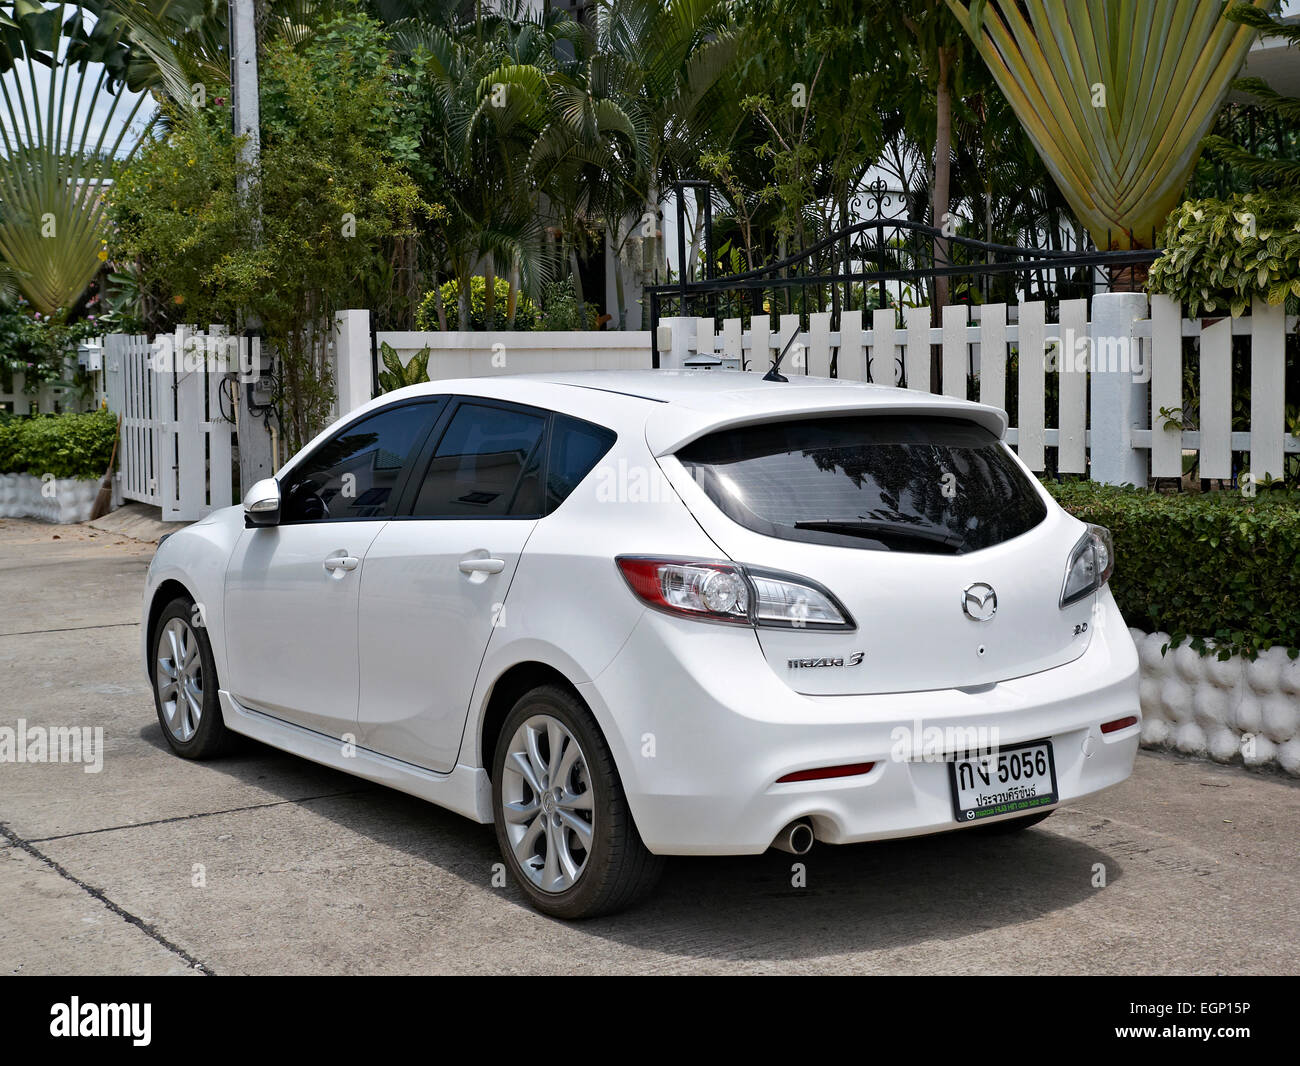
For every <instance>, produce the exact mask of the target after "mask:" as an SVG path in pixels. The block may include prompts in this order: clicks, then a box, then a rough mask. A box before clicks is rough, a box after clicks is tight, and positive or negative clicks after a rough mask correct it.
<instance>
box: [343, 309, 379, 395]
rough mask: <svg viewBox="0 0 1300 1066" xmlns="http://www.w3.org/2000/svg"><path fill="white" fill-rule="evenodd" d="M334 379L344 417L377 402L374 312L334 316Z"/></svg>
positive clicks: (351, 311) (354, 311) (356, 312)
mask: <svg viewBox="0 0 1300 1066" xmlns="http://www.w3.org/2000/svg"><path fill="white" fill-rule="evenodd" d="M334 364H335V368H334V378H335V385H336V388H337V391H338V406H337V413H338V415H339V416H340V417H342V416H343V415H345V414H347V413H348V412H350V411H355V410H356V409H357V408H358V407H360V406H361V405H362V404H363V403H369V402H370V400H371V399H372V398H373V396H374V393H373V385H372V382H373V375H372V367H371V350H370V312H369V311H366V310H349V311H338V312H336V313H335V315H334Z"/></svg>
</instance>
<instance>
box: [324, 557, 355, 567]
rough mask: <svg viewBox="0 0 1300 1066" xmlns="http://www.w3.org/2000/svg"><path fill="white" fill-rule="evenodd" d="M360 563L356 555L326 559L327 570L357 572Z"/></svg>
mask: <svg viewBox="0 0 1300 1066" xmlns="http://www.w3.org/2000/svg"><path fill="white" fill-rule="evenodd" d="M360 562H361V560H360V559H358V558H357V557H356V556H355V555H331V556H328V557H327V558H326V559H325V569H326V570H355V569H356V568H357V566H358V565H359V564H360Z"/></svg>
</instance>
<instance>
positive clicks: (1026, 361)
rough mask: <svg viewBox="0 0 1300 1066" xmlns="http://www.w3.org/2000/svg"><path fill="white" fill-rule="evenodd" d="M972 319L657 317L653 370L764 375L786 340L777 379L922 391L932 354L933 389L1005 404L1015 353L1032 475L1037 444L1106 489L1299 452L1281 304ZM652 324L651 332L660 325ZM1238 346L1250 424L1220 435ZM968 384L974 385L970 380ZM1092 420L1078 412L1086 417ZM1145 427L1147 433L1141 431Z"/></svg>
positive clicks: (1068, 304)
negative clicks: (836, 324)
mask: <svg viewBox="0 0 1300 1066" xmlns="http://www.w3.org/2000/svg"><path fill="white" fill-rule="evenodd" d="M975 311H976V313H977V315H978V320H977V321H974V322H972V321H971V314H970V312H971V309H970V308H969V307H967V306H966V305H956V306H950V307H945V308H944V309H943V314H942V324H941V325H940V326H937V327H935V326H931V324H930V309H929V308H928V307H909V308H905V309H904V312H903V323H902V325H901V326H900V325H899V324H898V321H897V319H896V312H895V310H894V309H892V308H886V309H881V310H876V311H873V312H872V315H871V321H870V324H868V323H867V322H866V321H865V320H864V317H863V312H861V311H844V312H843V313H842V314H841V316H840V328H839V330H835V331H833V330H831V328H830V325H831V315H830V313H829V312H824V313H815V314H810V315H809V316H808V319H809V328H808V329H807V330H801V329H800V325H801V323H800V318H799V316H798V315H781V316H780V320H779V323H778V325H777V327H776V328H775V329H773V326H772V321H771V318H770V316H767V315H755V316H754V317H753V318H752V319H751V323H750V326H751V328H750V329H749V330H745V329H743V324H742V322H741V320H740V319H727V320H725V321H724V322H723V323H722V328H721V329H720V330H718V329H716V328H715V325H714V321H713V319H710V318H699V319H695V318H668V319H664V320H663V322H664V325H665V326H666V327H667V329H668V334H667V335H666V336H662V337H661V339H660V350H661V351H663V352H664V353H666V354H665V358H664V365H665V366H670V365H671V366H681V365H682V364H683V363H685V362H686V361H688V360H690V359H692V358H693V357H700V356H703V357H716V358H720V359H723V360H726V361H728V362H733V361H734V362H735V363H736V364H737V365H741V366H743V367H744V368H745V369H746V370H749V371H751V372H753V373H757V374H763V373H766V372H767V370H768V369H769V367H770V366H771V364H772V360H773V359H774V358H775V357H776V356H777V354H778V353H779V352H780V351H781V350H782V349H783V348H785V346H786V344H787V343H788V342H789V341H790V339H791V337H792V336H793V335H794V334H796V333H798V337H797V338H796V340H795V343H794V344H793V345H791V348H790V351H789V352H788V354H787V355H786V356H785V359H784V360H783V362H782V366H781V369H782V372H783V373H785V374H786V375H787V376H790V375H792V374H808V375H812V376H818V377H829V376H831V371H832V368H834V369H835V371H836V376H837V377H840V378H844V379H849V380H853V381H875V382H878V383H881V384H889V385H908V386H915V387H917V388H920V389H922V390H923V391H927V392H928V391H929V389H930V369H931V360H932V358H933V349H934V348H935V347H938V348H939V350H940V356H939V358H940V369H941V372H942V382H943V392H944V393H945V394H946V395H951V396H956V397H959V398H961V399H972V400H978V401H979V402H981V403H987V404H992V405H993V406H995V407H1001V408H1006V407H1007V368H1008V363H1009V360H1010V359H1011V358H1012V355H1013V353H1014V357H1015V358H1016V359H1017V366H1018V373H1017V395H1016V408H1017V412H1018V417H1017V420H1016V421H1017V423H1018V424H1017V425H1015V426H1013V427H1012V428H1011V429H1010V430H1009V431H1008V434H1007V438H1008V441H1009V442H1010V443H1011V444H1013V445H1015V447H1016V450H1017V452H1018V453H1019V455H1020V457H1021V458H1022V459H1023V460H1024V462H1025V464H1026V465H1027V466H1029V467H1030V469H1032V470H1036V471H1041V470H1044V469H1045V468H1046V459H1045V454H1044V453H1045V449H1047V448H1055V449H1056V450H1057V455H1056V459H1057V462H1056V468H1057V470H1058V471H1059V472H1061V473H1079V474H1082V473H1088V474H1090V476H1091V477H1092V479H1093V480H1096V481H1106V482H1110V483H1112V484H1124V483H1131V484H1136V485H1145V484H1146V470H1147V463H1146V454H1145V453H1146V452H1147V451H1150V452H1151V471H1152V474H1153V475H1154V476H1156V477H1178V476H1181V475H1182V472H1183V451H1184V450H1185V449H1186V450H1191V451H1197V452H1199V453H1200V475H1201V476H1202V477H1206V478H1225V479H1226V478H1230V477H1232V475H1233V471H1232V452H1233V451H1249V452H1250V467H1251V472H1252V473H1253V474H1254V476H1255V477H1256V478H1263V477H1264V476H1265V475H1272V476H1273V477H1281V476H1282V475H1283V473H1284V469H1283V463H1284V457H1285V456H1286V455H1288V454H1293V453H1298V452H1300V440H1298V439H1297V438H1296V437H1294V436H1292V435H1290V434H1288V433H1287V427H1286V420H1285V409H1284V392H1283V379H1284V370H1285V365H1284V359H1285V352H1284V340H1285V336H1284V334H1285V331H1286V330H1288V329H1294V328H1295V327H1296V319H1295V318H1294V317H1292V318H1291V319H1289V320H1288V319H1287V317H1286V316H1285V314H1283V311H1282V309H1281V308H1280V307H1270V306H1269V305H1268V304H1266V303H1264V302H1263V301H1260V300H1256V301H1255V303H1254V305H1253V306H1252V308H1251V314H1250V315H1249V316H1248V317H1242V318H1237V319H1229V318H1223V319H1217V320H1211V319H1204V320H1195V319H1193V320H1187V319H1184V318H1183V317H1182V312H1181V309H1180V307H1179V306H1178V304H1177V303H1176V302H1175V301H1173V300H1171V299H1170V298H1169V297H1165V296H1152V297H1151V298H1150V304H1149V308H1148V299H1147V297H1146V296H1145V295H1143V294H1141V293H1104V294H1099V295H1098V296H1095V297H1094V298H1093V305H1092V311H1093V314H1092V318H1091V320H1090V319H1089V315H1088V302H1087V301H1086V300H1062V301H1061V302H1060V311H1059V314H1058V321H1057V322H1055V323H1052V322H1048V321H1047V319H1046V305H1045V304H1044V303H1042V302H1027V303H1022V304H1020V305H1018V306H1016V307H1012V308H1008V306H1007V305H1006V304H984V305H981V306H979V307H977V308H975ZM661 328H663V327H661ZM1237 335H1248V336H1249V337H1250V339H1251V357H1250V366H1251V393H1250V395H1251V406H1250V430H1249V431H1244V432H1243V431H1237V432H1233V431H1232V429H1231V425H1232V381H1231V370H1232V353H1231V338H1232V337H1233V336H1237ZM1184 337H1198V338H1200V360H1199V362H1200V370H1199V373H1200V382H1199V385H1200V408H1199V414H1198V418H1199V423H1198V428H1197V429H1194V430H1193V429H1186V428H1183V429H1181V431H1180V427H1179V426H1178V425H1177V415H1176V414H1174V415H1173V418H1170V417H1168V416H1166V415H1162V414H1161V411H1162V409H1164V410H1166V411H1169V412H1170V413H1171V414H1173V412H1174V409H1179V408H1181V407H1182V405H1183V399H1182V394H1183V347H1182V341H1183V338H1184ZM1053 372H1054V373H1056V374H1058V375H1059V389H1058V409H1057V411H1056V412H1055V414H1056V418H1055V421H1056V427H1055V428H1050V429H1049V428H1048V427H1047V422H1048V418H1047V409H1046V399H1047V393H1046V388H1045V384H1046V380H1047V379H1046V375H1047V374H1049V373H1053ZM972 381H973V382H974V385H973V387H971V386H970V383H971V382H972ZM1090 415H1091V418H1089V416H1090ZM1152 426H1155V427H1156V429H1155V430H1153V429H1152V428H1151V427H1152Z"/></svg>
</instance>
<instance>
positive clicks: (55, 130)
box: [0, 5, 145, 314]
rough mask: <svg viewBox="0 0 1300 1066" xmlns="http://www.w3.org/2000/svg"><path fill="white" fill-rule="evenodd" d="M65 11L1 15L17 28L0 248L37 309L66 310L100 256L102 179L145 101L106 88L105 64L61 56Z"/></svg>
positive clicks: (1, 177) (2, 136) (134, 139)
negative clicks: (105, 103) (105, 101)
mask: <svg viewBox="0 0 1300 1066" xmlns="http://www.w3.org/2000/svg"><path fill="white" fill-rule="evenodd" d="M19 6H20V5H14V10H15V12H17V10H18V8H19ZM63 16H64V9H63V7H62V6H61V5H60V6H58V7H51V8H48V9H44V10H41V11H38V12H31V13H27V14H17V17H13V16H12V15H4V16H2V18H3V20H4V23H5V28H6V30H9V31H12V33H13V34H14V36H13V37H12V38H10V40H9V41H7V42H6V44H7V47H6V50H5V54H4V55H3V56H2V57H0V58H3V60H4V61H5V62H8V63H9V64H10V65H9V67H8V68H7V72H8V73H11V74H12V77H7V78H3V79H0V96H2V97H3V100H4V106H5V115H6V117H7V120H8V121H7V122H5V123H0V141H2V142H3V145H4V155H5V158H4V159H3V161H0V204H2V205H3V216H2V217H0V256H3V258H4V261H5V262H6V263H7V264H8V265H9V266H10V267H11V268H12V269H13V271H14V272H15V273H16V275H17V281H18V284H19V286H20V287H21V288H22V290H23V292H24V293H25V294H26V296H27V298H28V300H30V301H31V303H32V306H33V307H34V308H35V309H36V310H37V311H40V312H41V313H43V314H59V313H66V311H67V310H68V309H70V308H71V307H73V306H74V305H75V304H76V302H77V301H78V299H80V297H81V295H82V294H83V293H84V292H85V291H86V288H87V286H89V284H90V282H91V281H92V280H93V279H94V277H95V275H96V273H98V272H99V270H100V268H101V266H102V263H103V258H104V252H103V249H104V245H105V239H106V236H107V218H106V210H107V204H106V200H105V197H104V195H103V192H104V188H105V184H106V182H107V181H109V180H110V179H111V177H112V175H113V173H114V170H115V168H116V167H118V166H120V165H122V163H123V162H124V161H125V160H126V159H128V158H129V157H130V155H131V153H132V152H133V151H134V150H135V147H136V145H137V144H138V143H139V131H136V130H133V129H132V124H133V123H134V121H135V119H136V117H137V115H138V114H139V112H140V109H141V107H142V105H143V104H144V102H145V97H144V96H137V97H136V99H135V101H134V103H132V102H131V100H130V99H129V98H128V97H127V96H126V94H123V93H120V92H119V93H116V94H106V93H105V92H104V90H105V89H106V86H107V81H108V73H107V71H106V70H105V69H104V68H100V69H99V70H98V71H92V69H91V68H90V67H89V66H87V65H85V64H79V63H77V62H75V61H73V60H71V59H69V58H67V56H66V54H65V52H66V47H67V43H68V39H67V37H66V36H65V33H64V28H63V22H64V18H63ZM13 43H17V44H18V46H19V47H18V48H17V49H14V48H13V47H11V45H12V44H13ZM38 68H39V71H40V73H39V74H38ZM69 90H71V95H69ZM105 96H106V97H107V99H108V107H107V109H104V110H99V111H97V110H96V105H97V104H99V103H100V102H101V101H102V100H103V99H104V98H105ZM114 129H116V132H115V133H114V132H113V131H114Z"/></svg>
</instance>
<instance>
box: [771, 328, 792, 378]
mask: <svg viewBox="0 0 1300 1066" xmlns="http://www.w3.org/2000/svg"><path fill="white" fill-rule="evenodd" d="M798 339H799V330H798V329H796V330H795V331H794V332H793V333H791V334H790V339H789V340H788V341H786V342H785V347H784V348H782V349H781V354H780V355H778V356H777V357H776V362H775V363H773V364H772V369H771V370H769V371H768V372H767V373H766V374H764V375H763V380H764V381H781V382H787V381H789V380H790V379H789V378H788V377H786V376H785V375H784V374H782V373H781V360H782V359H784V358H785V353H786V352H788V351H789V350H790V345H792V344H793V343H794V342H795V341H797V340H798Z"/></svg>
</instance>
